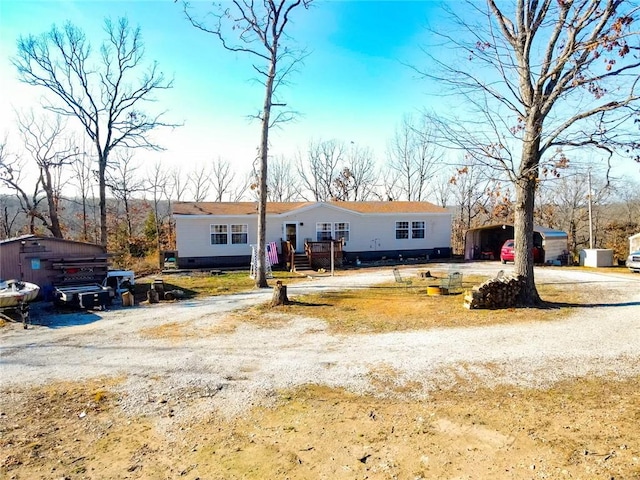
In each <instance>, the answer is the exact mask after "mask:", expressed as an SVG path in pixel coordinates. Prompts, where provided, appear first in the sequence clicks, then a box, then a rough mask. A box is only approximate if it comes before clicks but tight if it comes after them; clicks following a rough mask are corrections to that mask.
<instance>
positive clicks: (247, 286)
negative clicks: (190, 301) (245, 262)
mask: <svg viewBox="0 0 640 480" xmlns="http://www.w3.org/2000/svg"><path fill="white" fill-rule="evenodd" d="M273 276H274V278H273V279H269V280H268V283H269V285H272V284H275V282H276V281H277V280H282V281H286V282H287V283H293V282H296V281H301V280H304V277H301V276H300V275H297V274H295V273H290V272H273ZM156 278H161V279H162V280H163V281H164V285H165V291H169V290H174V289H179V290H182V291H183V292H185V294H186V296H187V297H188V298H193V297H206V296H213V295H227V294H231V293H238V292H246V291H249V290H252V289H254V288H255V280H253V279H252V278H250V277H249V274H248V272H246V271H241V272H224V273H220V274H217V275H211V274H210V273H209V272H202V273H193V274H190V275H181V274H171V275H157V276H154V277H148V278H144V279H141V280H139V281H138V282H137V283H136V292H137V293H141V294H144V293H146V291H147V290H149V286H150V285H151V284H152V283H153V281H154V279H156Z"/></svg>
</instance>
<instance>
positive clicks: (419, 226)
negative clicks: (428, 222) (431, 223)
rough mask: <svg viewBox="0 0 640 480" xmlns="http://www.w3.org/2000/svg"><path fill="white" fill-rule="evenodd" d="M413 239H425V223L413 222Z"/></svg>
mask: <svg viewBox="0 0 640 480" xmlns="http://www.w3.org/2000/svg"><path fill="white" fill-rule="evenodd" d="M411 238H424V222H411Z"/></svg>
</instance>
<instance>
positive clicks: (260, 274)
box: [256, 47, 277, 288]
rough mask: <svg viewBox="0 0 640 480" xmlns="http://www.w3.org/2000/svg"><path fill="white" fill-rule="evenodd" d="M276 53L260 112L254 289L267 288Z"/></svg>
mask: <svg viewBox="0 0 640 480" xmlns="http://www.w3.org/2000/svg"><path fill="white" fill-rule="evenodd" d="M276 62H277V51H276V49H275V47H274V51H273V54H272V56H271V64H270V65H269V74H268V75H267V81H266V84H265V95H264V107H263V110H262V138H261V142H260V182H259V184H258V185H259V188H258V191H259V193H260V201H259V202H258V261H257V269H256V270H257V271H256V287H258V288H267V287H268V286H269V285H268V284H267V274H266V268H265V267H266V265H265V255H266V251H267V241H266V231H267V159H268V158H269V126H270V118H271V99H272V97H273V82H274V79H275V75H276Z"/></svg>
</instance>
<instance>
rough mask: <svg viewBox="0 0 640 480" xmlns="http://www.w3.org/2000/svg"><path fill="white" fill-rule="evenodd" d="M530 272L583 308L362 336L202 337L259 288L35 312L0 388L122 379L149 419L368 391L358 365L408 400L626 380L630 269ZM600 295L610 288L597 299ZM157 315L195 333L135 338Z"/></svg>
mask: <svg viewBox="0 0 640 480" xmlns="http://www.w3.org/2000/svg"><path fill="white" fill-rule="evenodd" d="M429 268H430V269H431V270H434V271H448V270H452V269H454V268H455V269H456V270H458V269H460V270H461V271H463V273H481V274H486V275H493V274H495V273H496V272H497V271H498V270H499V269H500V268H503V267H502V266H501V265H500V264H499V263H497V262H487V263H482V264H462V265H455V266H454V265H446V264H432V265H429ZM422 269H424V268H422ZM416 272H417V269H414V270H413V271H412V270H409V269H408V270H403V275H406V276H409V275H410V274H411V273H416ZM536 279H537V281H538V283H558V284H564V285H566V287H567V288H572V289H573V288H587V289H590V290H592V291H593V292H594V295H593V302H594V303H593V305H589V306H588V307H584V308H577V309H576V310H575V313H574V314H573V315H572V316H571V317H569V318H567V319H565V320H562V321H556V322H546V323H542V322H536V321H534V319H532V322H531V323H526V324H517V325H496V326H489V327H474V328H442V329H433V330H428V331H412V332H400V333H385V334H370V335H369V334H367V335H333V334H329V333H328V332H327V330H326V327H325V325H324V324H323V322H321V321H319V320H316V319H313V318H299V319H297V320H295V321H292V322H288V323H286V324H284V325H282V326H281V327H278V328H260V327H258V326H255V325H250V324H241V325H240V326H239V327H238V328H237V329H235V330H234V331H232V332H230V333H224V332H222V333H215V332H214V330H213V327H215V325H216V324H218V323H219V322H221V321H222V319H223V317H224V315H225V314H226V313H227V312H229V311H232V310H235V309H239V308H243V307H246V306H249V305H253V304H256V303H259V302H263V301H267V300H268V299H269V298H270V297H271V294H272V293H271V290H261V291H253V292H249V293H243V294H237V295H225V296H219V297H211V298H206V299H202V300H189V301H181V302H176V303H171V304H155V305H148V306H144V307H135V308H127V309H124V308H120V309H113V310H110V311H106V312H87V313H80V314H60V315H58V314H56V315H41V316H40V317H39V318H38V317H36V318H35V322H36V323H39V325H35V326H33V327H30V328H29V329H28V330H26V331H25V330H23V329H22V328H21V326H20V325H17V324H10V325H8V326H6V327H5V328H2V329H0V345H1V347H0V384H1V385H3V386H4V387H11V386H18V385H21V386H25V385H29V384H38V383H45V382H49V381H53V380H79V379H83V378H92V377H97V376H122V377H123V378H125V381H124V383H123V384H121V387H120V388H121V389H122V405H123V406H124V408H125V409H126V410H128V411H130V412H131V413H152V412H153V411H154V410H155V409H157V408H160V407H159V404H161V403H162V402H164V401H165V400H167V399H172V400H173V401H178V402H179V399H180V398H185V399H187V398H188V399H189V400H190V401H189V402H188V403H189V407H188V408H186V407H185V409H184V410H183V411H182V412H181V414H184V415H193V414H194V413H197V412H194V411H193V409H194V408H198V409H217V410H219V411H221V412H224V413H228V414H233V413H237V412H239V411H242V409H244V408H246V407H248V406H250V405H253V404H255V403H257V402H265V401H268V400H269V398H271V397H272V395H273V392H274V391H275V390H277V389H280V388H289V387H295V386H297V385H302V384H306V383H320V384H326V385H329V386H335V387H345V388H347V389H349V390H352V391H357V392H366V391H372V387H371V384H370V380H371V374H372V372H374V373H375V375H381V374H383V373H381V372H388V373H387V375H388V379H387V380H388V381H389V382H395V383H397V384H400V385H401V384H404V383H405V382H419V383H420V384H422V385H424V391H423V392H421V393H420V394H428V392H429V390H430V389H431V388H435V387H439V386H450V385H452V384H455V382H456V381H457V380H459V379H460V378H461V377H462V378H465V377H466V378H473V379H476V380H477V379H481V380H483V381H486V382H487V383H489V384H491V383H494V382H499V383H510V384H517V385H528V386H537V385H545V384H549V383H550V382H555V381H558V380H561V379H565V378H572V377H576V376H584V375H597V376H604V375H609V374H614V375H618V376H629V375H637V374H640V275H624V274H618V275H616V274H602V273H597V272H595V271H594V272H584V271H577V270H573V269H561V268H560V269H558V268H537V269H536ZM392 280H393V273H392V270H391V268H388V269H384V270H377V271H367V272H364V273H357V274H351V275H341V276H336V277H321V278H315V279H313V280H309V281H307V282H304V283H299V284H293V285H289V295H290V296H292V297H295V295H297V294H300V293H303V292H312V291H313V292H318V291H322V290H327V289H340V288H347V287H348V288H353V287H366V286H368V285H371V284H374V283H379V282H382V281H392ZM605 289H606V290H607V291H608V292H610V291H613V292H614V294H613V295H612V296H609V297H607V298H602V296H601V295H599V292H601V291H604V290H605ZM167 322H177V323H188V325H189V328H190V329H193V331H194V332H198V331H203V332H205V331H206V332H208V333H207V334H206V335H205V336H198V335H197V333H196V334H194V335H193V336H191V337H187V338H182V339H180V340H175V339H173V340H172V339H171V338H167V339H164V338H160V339H157V338H148V337H147V336H143V335H141V334H140V332H141V330H142V329H146V328H150V327H154V326H158V325H162V324H164V323H167ZM212 332H214V333H212ZM194 398H195V399H197V400H198V401H197V402H193V399H194Z"/></svg>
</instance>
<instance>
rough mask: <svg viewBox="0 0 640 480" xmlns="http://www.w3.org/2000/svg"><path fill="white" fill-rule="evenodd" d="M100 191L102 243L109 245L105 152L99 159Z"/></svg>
mask: <svg viewBox="0 0 640 480" xmlns="http://www.w3.org/2000/svg"><path fill="white" fill-rule="evenodd" d="M98 162H99V166H98V176H99V192H98V194H99V195H100V199H99V204H100V245H102V246H103V247H106V246H107V238H108V237H107V184H106V181H105V173H106V170H107V158H106V157H105V156H104V154H103V155H102V156H101V157H100V159H99V160H98Z"/></svg>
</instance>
